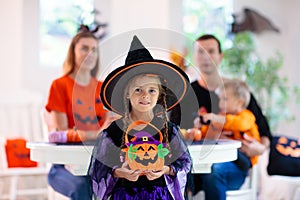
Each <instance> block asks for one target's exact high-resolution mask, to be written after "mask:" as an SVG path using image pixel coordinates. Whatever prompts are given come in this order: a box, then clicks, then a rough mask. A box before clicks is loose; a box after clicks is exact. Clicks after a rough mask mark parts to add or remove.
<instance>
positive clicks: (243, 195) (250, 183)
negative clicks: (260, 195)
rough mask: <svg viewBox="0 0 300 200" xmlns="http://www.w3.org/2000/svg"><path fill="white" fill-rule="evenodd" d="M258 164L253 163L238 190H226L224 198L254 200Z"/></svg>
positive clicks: (228, 199)
mask: <svg viewBox="0 0 300 200" xmlns="http://www.w3.org/2000/svg"><path fill="white" fill-rule="evenodd" d="M257 165H258V164H256V165H254V166H253V167H252V169H250V171H249V175H248V177H247V178H246V180H245V182H244V184H243V185H242V187H241V188H240V189H239V190H230V191H227V192H226V200H256V199H257V188H258V166H257Z"/></svg>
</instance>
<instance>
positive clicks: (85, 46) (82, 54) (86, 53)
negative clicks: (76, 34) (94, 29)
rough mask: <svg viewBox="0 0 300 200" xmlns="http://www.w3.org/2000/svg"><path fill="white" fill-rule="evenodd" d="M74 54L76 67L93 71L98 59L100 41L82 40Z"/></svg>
mask: <svg viewBox="0 0 300 200" xmlns="http://www.w3.org/2000/svg"><path fill="white" fill-rule="evenodd" d="M74 52H75V63H76V67H77V68H80V69H87V70H92V69H93V68H94V67H95V66H96V63H97V59H98V41H97V40H95V39H94V38H81V39H79V41H78V42H77V44H76V45H75V49H74Z"/></svg>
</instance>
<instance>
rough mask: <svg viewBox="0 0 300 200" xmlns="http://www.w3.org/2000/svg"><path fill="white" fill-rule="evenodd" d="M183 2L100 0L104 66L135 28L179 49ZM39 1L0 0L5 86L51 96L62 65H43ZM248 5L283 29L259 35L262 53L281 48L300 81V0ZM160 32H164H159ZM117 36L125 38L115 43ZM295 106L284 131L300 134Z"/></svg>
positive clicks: (238, 1) (249, 0)
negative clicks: (105, 29) (106, 26)
mask: <svg viewBox="0 0 300 200" xmlns="http://www.w3.org/2000/svg"><path fill="white" fill-rule="evenodd" d="M181 2H182V0H163V1H161V0H153V1H148V0H127V1H123V0H96V7H97V8H99V10H100V11H101V18H104V19H106V20H107V21H108V23H109V29H108V30H109V35H108V37H107V38H105V40H103V41H102V44H101V45H102V46H100V49H101V60H102V64H103V65H102V70H104V71H105V69H104V66H108V65H109V64H111V61H112V60H114V59H115V58H116V56H121V55H123V54H125V53H126V52H127V50H128V47H129V42H130V40H131V37H132V34H133V33H134V30H135V29H141V28H147V29H144V30H142V31H141V30H139V31H137V32H141V34H143V33H145V32H146V33H147V34H146V36H142V39H143V42H144V43H145V45H146V46H148V45H151V46H152V47H153V48H160V47H161V48H164V49H168V48H170V45H172V44H173V45H174V44H175V48H177V49H180V48H181V46H182V40H181V39H182V38H181V37H180V35H181V28H182V21H181V9H180V7H181ZM38 3H39V0H9V1H6V0H0V13H1V17H0V31H1V37H0V44H1V46H0V60H1V64H0V70H1V73H0V91H3V90H21V89H29V90H33V91H36V92H39V93H41V94H42V95H44V96H45V97H46V96H47V93H48V88H49V85H50V83H51V81H52V80H53V79H54V78H56V77H57V76H59V74H60V72H61V69H59V68H57V69H48V68H41V67H40V66H39V62H38V46H39V43H38V42H39V40H38V37H39V35H38V15H39V9H38ZM243 6H249V7H251V8H255V9H257V10H258V11H260V12H262V13H263V14H265V15H266V16H268V17H269V18H270V19H272V21H273V22H274V24H275V25H277V26H278V27H279V28H280V30H281V33H280V34H276V33H271V32H270V33H263V34H261V35H259V36H258V39H257V40H258V44H259V51H260V53H261V54H262V55H263V56H269V55H273V52H274V51H275V50H280V51H281V52H282V54H283V56H284V67H283V70H282V75H285V76H288V77H289V79H290V81H291V84H296V85H299V86H300V79H299V78H298V74H299V72H300V69H299V67H298V65H297V64H298V63H297V61H298V52H300V49H299V48H300V40H299V39H298V35H299V32H300V29H299V28H298V27H300V21H299V20H298V19H299V18H300V13H299V12H298V8H299V7H300V2H299V1H297V0H289V1H284V0H273V1H272V2H270V1H259V0H235V10H236V11H241V8H242V7H243ZM149 28H152V30H151V29H150V30H149ZM153 29H154V31H153ZM168 30H169V31H168ZM155 32H156V33H157V32H159V37H157V36H156V35H155V34H154V33H155ZM121 33H122V34H121ZM169 36H171V37H169ZM170 38H171V39H170ZM114 39H116V41H123V43H121V42H119V43H114V42H112V41H113V40H114ZM174 41H176V42H174ZM102 47H103V48H102ZM160 53H162V52H160ZM53 59H55V58H53ZM119 60H120V61H119V62H120V63H122V62H123V60H122V59H119ZM291 108H292V110H293V112H294V114H296V115H297V121H296V122H293V123H291V124H286V123H284V124H282V125H281V126H280V129H279V132H282V133H288V134H298V135H299V133H298V130H300V114H298V112H297V110H299V106H296V105H295V104H293V102H291ZM283 109H285V108H283ZM279 114H280V113H279Z"/></svg>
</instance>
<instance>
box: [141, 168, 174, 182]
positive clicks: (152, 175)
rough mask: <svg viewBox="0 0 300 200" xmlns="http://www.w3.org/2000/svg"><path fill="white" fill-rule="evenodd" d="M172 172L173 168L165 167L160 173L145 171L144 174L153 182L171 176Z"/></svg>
mask: <svg viewBox="0 0 300 200" xmlns="http://www.w3.org/2000/svg"><path fill="white" fill-rule="evenodd" d="M170 170H171V168H170V167H169V166H163V168H162V170H159V171H153V170H146V171H144V174H145V175H146V177H147V179H148V180H150V181H152V180H155V179H157V178H159V177H161V176H162V175H164V174H169V172H170Z"/></svg>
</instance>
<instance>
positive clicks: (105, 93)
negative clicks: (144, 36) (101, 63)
mask: <svg viewBox="0 0 300 200" xmlns="http://www.w3.org/2000/svg"><path fill="white" fill-rule="evenodd" d="M141 74H155V75H158V76H159V77H160V79H161V80H162V81H161V83H162V86H163V88H164V89H165V91H166V94H167V95H166V104H167V110H170V109H172V108H174V106H176V105H177V104H178V103H179V102H180V101H181V100H182V98H183V97H184V95H185V94H186V92H187V88H188V85H189V84H190V83H189V78H188V76H187V75H186V73H185V72H184V71H183V70H182V69H180V68H179V67H178V66H176V65H174V64H172V63H170V62H167V61H164V60H157V59H154V58H153V57H152V56H151V54H150V52H149V51H148V50H147V49H146V48H145V47H144V46H143V44H142V43H141V41H140V40H139V39H138V38H137V36H134V37H133V40H132V42H131V46H130V50H129V52H128V54H127V57H126V60H125V65H123V66H121V67H118V68H117V69H115V70H114V71H112V72H111V73H110V74H109V75H108V76H107V77H106V79H105V80H104V82H103V84H102V87H101V92H100V97H101V100H102V102H103V104H104V106H105V107H106V108H107V109H108V110H111V111H113V112H116V113H118V114H120V115H124V113H125V107H124V95H125V94H124V91H125V88H126V85H127V83H128V81H129V80H130V79H132V78H133V77H135V76H137V75H141Z"/></svg>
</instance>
